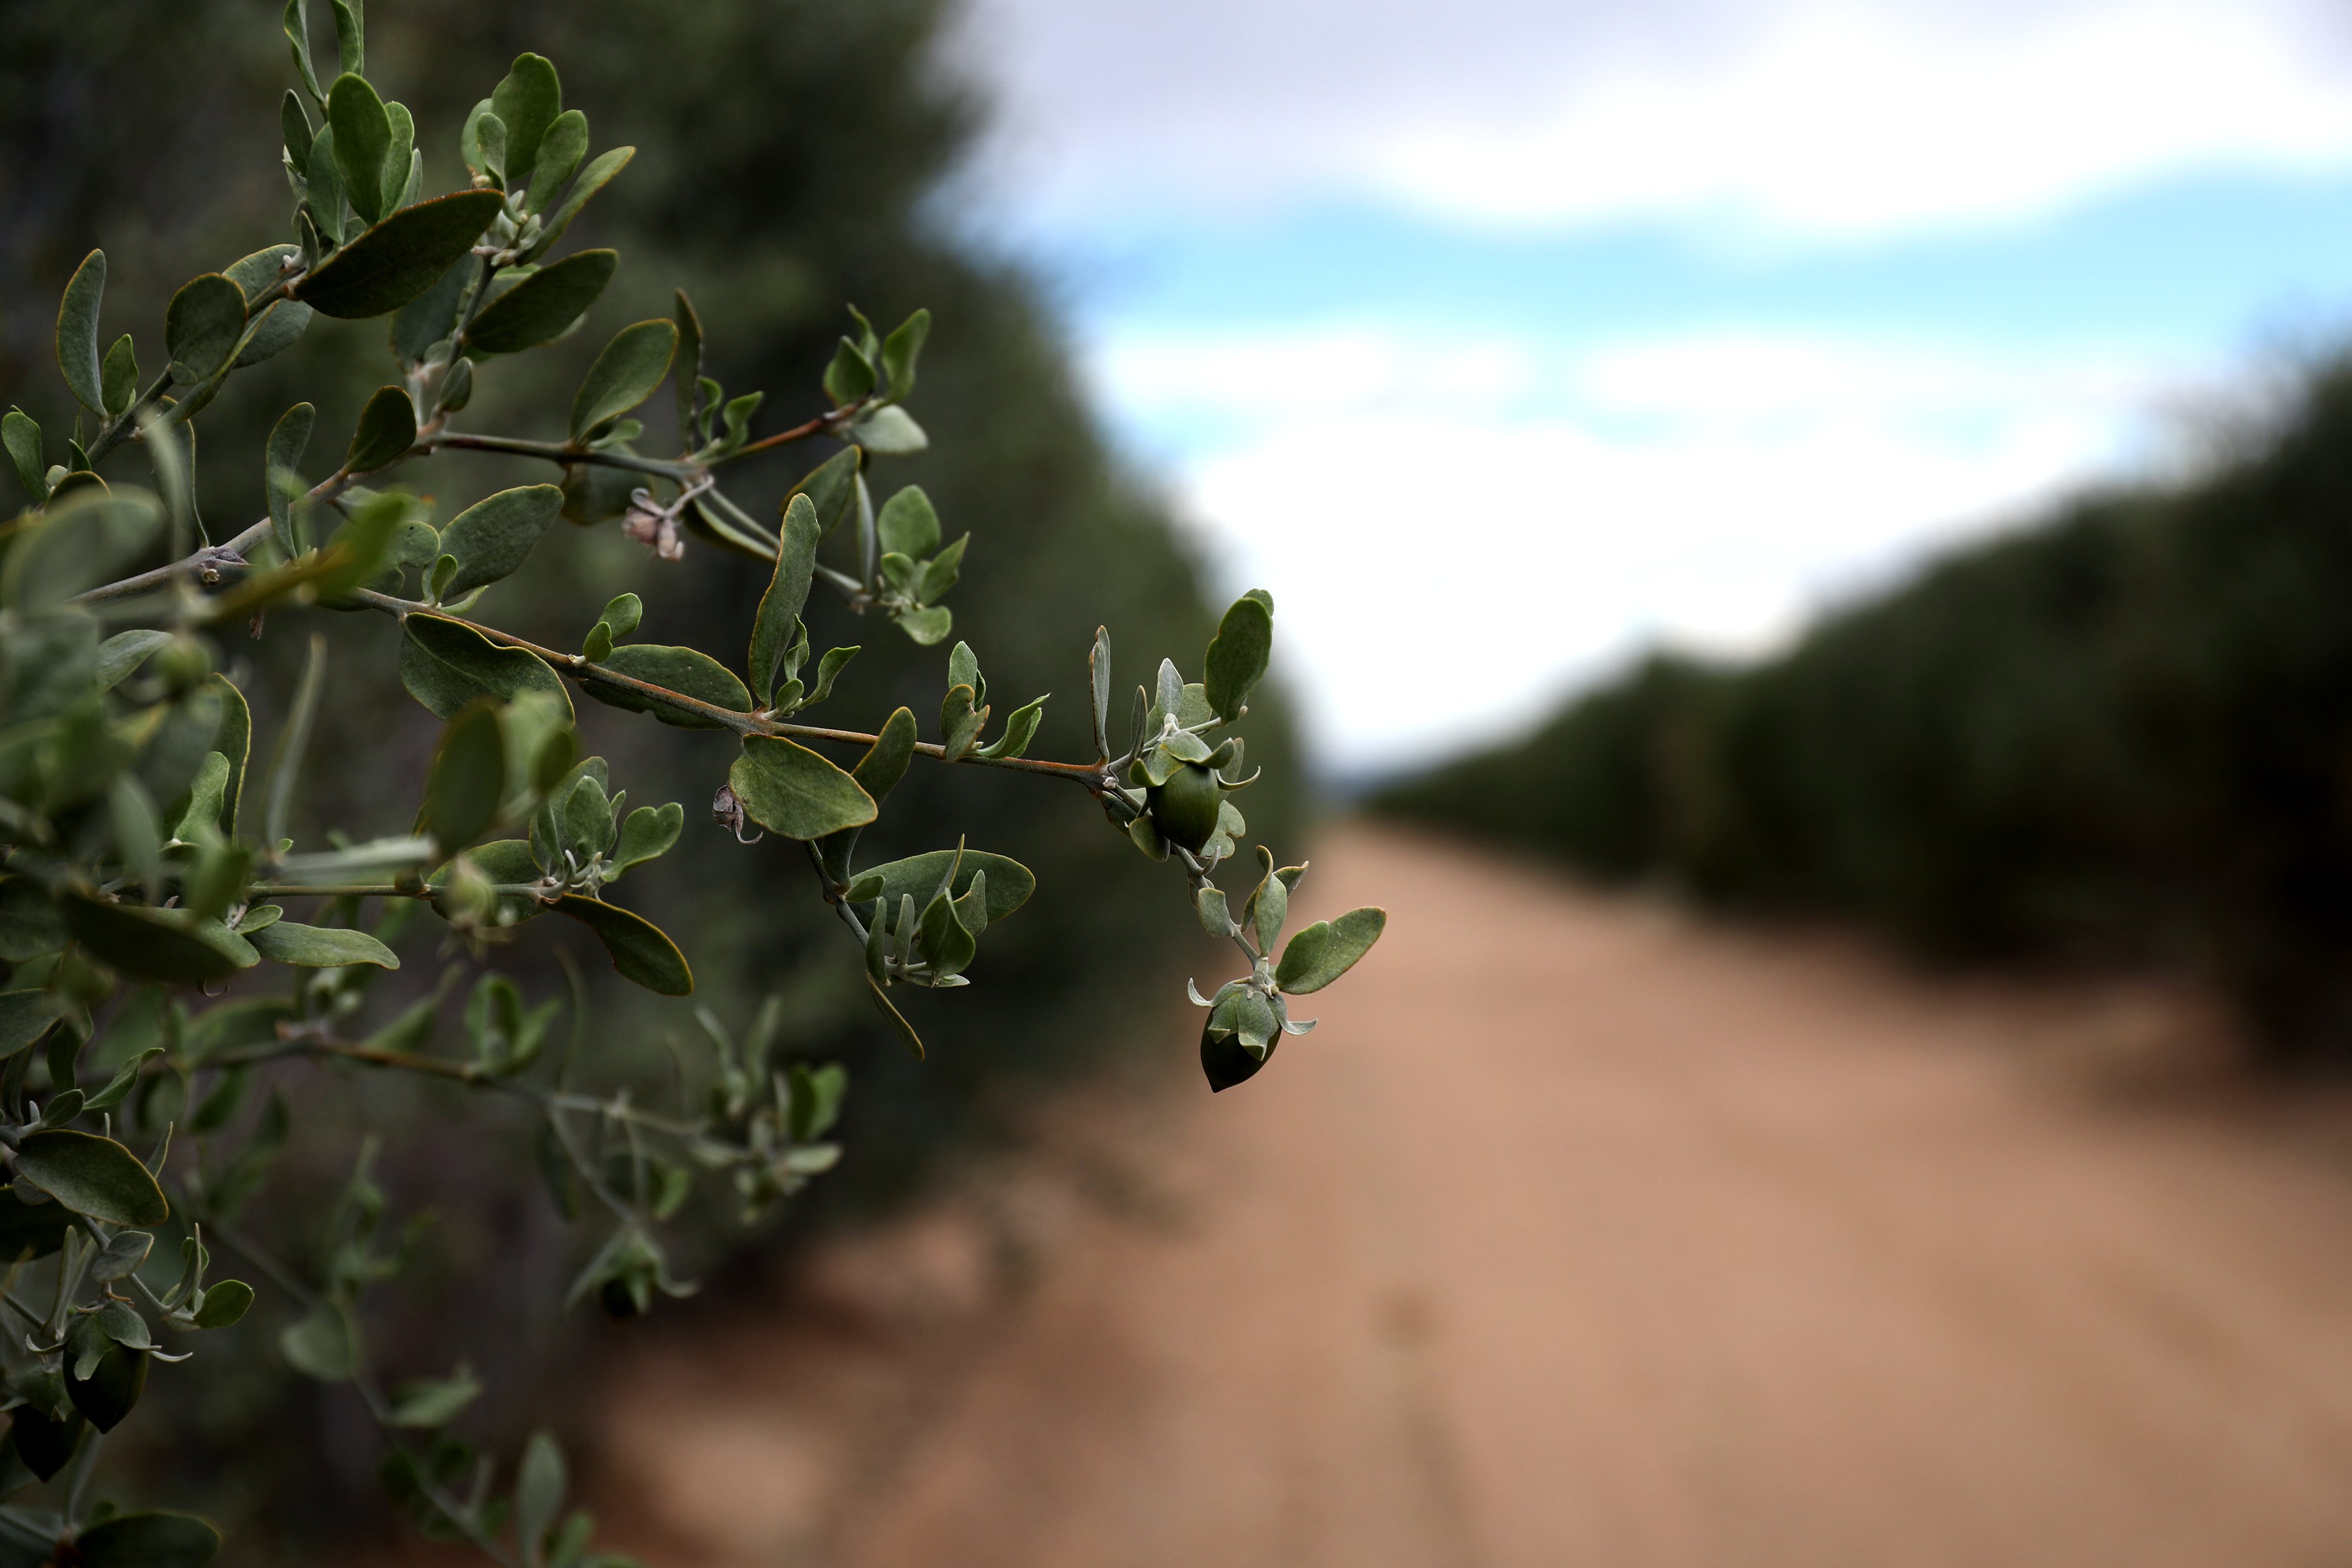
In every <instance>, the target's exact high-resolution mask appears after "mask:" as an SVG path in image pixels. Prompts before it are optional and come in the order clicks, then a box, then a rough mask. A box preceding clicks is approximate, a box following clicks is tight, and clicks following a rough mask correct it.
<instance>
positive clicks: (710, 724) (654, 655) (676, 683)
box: [582, 643, 751, 730]
mask: <svg viewBox="0 0 2352 1568" xmlns="http://www.w3.org/2000/svg"><path fill="white" fill-rule="evenodd" d="M596 668H599V669H607V670H611V671H613V672H614V673H615V674H618V675H625V676H628V677H630V678H631V679H635V680H643V681H646V682H648V683H650V684H652V685H655V686H658V687H661V688H662V689H665V690H667V691H675V692H677V694H678V695H679V696H681V697H691V698H693V699H695V700H697V701H700V702H707V703H709V705H710V706H712V707H714V708H724V709H726V710H728V711H729V712H731V713H749V712H750V711H751V693H750V692H748V691H746V690H744V689H743V683H742V682H741V681H740V680H738V679H735V672H734V671H733V670H731V669H729V668H727V667H726V666H725V665H723V664H721V663H719V661H718V660H717V659H715V658H711V657H710V656H709V654H706V653H700V652H698V651H696V650H695V649H693V648H690V647H665V646H664V645H662V644H660V643H625V644H623V645H622V646H621V647H616V648H614V650H613V651H612V652H611V653H610V654H608V655H607V656H605V658H604V662H603V663H602V664H600V665H598V666H597V667H596ZM582 689H583V690H584V691H586V692H587V694H588V695H589V696H591V697H593V698H594V699H595V700H597V701H599V702H604V703H608V704H610V705H611V706H613V707H614V708H622V709H626V710H629V711H630V712H633V713H651V714H652V715H653V716H654V717H655V718H656V719H658V720H660V721H662V722H663V723H665V724H674V725H676V726H677V728H679V729H681V730H716V729H720V728H722V727H723V726H721V725H720V724H719V722H718V721H716V720H712V719H705V718H702V717H700V716H699V715H698V714H694V713H690V712H680V711H678V710H676V709H673V708H668V707H665V706H663V705H662V704H661V703H660V702H658V701H656V700H651V699H648V698H646V697H641V696H639V695H638V694H637V693H636V692H635V691H632V690H630V689H628V688H626V687H624V686H617V685H614V684H612V683H610V682H607V681H603V680H598V679H594V678H593V677H591V678H590V679H588V680H586V681H585V682H583V686H582Z"/></svg>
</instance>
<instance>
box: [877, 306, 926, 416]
mask: <svg viewBox="0 0 2352 1568" xmlns="http://www.w3.org/2000/svg"><path fill="white" fill-rule="evenodd" d="M930 335H931V313H930V312H929V310H918V311H916V312H915V313H914V314H913V315H911V316H909V317H908V318H907V319H906V320H905V321H901V322H899V323H898V331H894V332H892V333H891V334H890V336H889V339H888V341H887V342H884V343H883V345H882V368H883V369H884V370H885V371H886V372H887V373H888V374H889V377H890V401H891V402H893V403H904V402H905V401H906V400H907V395H908V394H909V393H911V392H913V391H914V390H915V362H916V361H917V360H918V359H919V358H920V357H921V355H922V352H923V340H924V339H925V338H928V337H929V336H930Z"/></svg>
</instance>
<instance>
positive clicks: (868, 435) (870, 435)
mask: <svg viewBox="0 0 2352 1568" xmlns="http://www.w3.org/2000/svg"><path fill="white" fill-rule="evenodd" d="M848 439H850V440H852V441H855V442H856V443H857V444H858V445H859V446H861V447H865V448H866V450H867V451H869V452H873V453H876V454H877V455H879V456H881V457H885V458H908V457H912V456H914V454H916V453H917V452H920V451H923V450H925V449H927V448H928V447H929V446H930V444H931V438H930V437H929V436H928V435H926V434H924V431H923V427H922V426H920V425H918V424H916V423H915V416H913V415H911V414H909V413H908V412H907V411H906V410H905V409H903V408H901V407H899V406H898V405H896V404H885V405H882V406H880V407H878V408H876V409H873V410H871V411H869V412H867V413H866V414H864V415H862V416H859V417H858V419H857V421H856V423H855V424H853V425H851V426H850V427H849V435H848Z"/></svg>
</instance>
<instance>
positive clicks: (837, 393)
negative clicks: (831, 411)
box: [824, 338, 874, 405]
mask: <svg viewBox="0 0 2352 1568" xmlns="http://www.w3.org/2000/svg"><path fill="white" fill-rule="evenodd" d="M873 390H874V362H873V361H871V360H869V359H867V358H866V355H865V354H864V353H861V352H860V351H859V349H858V347H857V345H856V343H854V342H850V341H849V340H848V339H847V338H844V339H842V340H841V346H840V347H839V348H837V349H835V350H834V352H833V363H831V364H829V365H826V366H825V367H824V394H825V395H826V396H827V397H830V398H832V399H833V401H834V403H835V405H848V404H852V403H855V402H856V401H857V400H858V399H859V398H861V397H864V396H866V395H867V394H868V393H870V392H872V391H873Z"/></svg>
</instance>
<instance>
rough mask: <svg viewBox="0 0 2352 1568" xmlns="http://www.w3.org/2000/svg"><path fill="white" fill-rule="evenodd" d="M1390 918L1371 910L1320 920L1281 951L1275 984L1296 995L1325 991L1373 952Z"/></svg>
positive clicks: (1382, 912)
mask: <svg viewBox="0 0 2352 1568" xmlns="http://www.w3.org/2000/svg"><path fill="white" fill-rule="evenodd" d="M1388 919H1389V916H1388V911H1387V910H1381V909H1372V908H1369V907H1368V908H1365V909H1360V910H1349V911H1348V912H1347V913H1346V914H1344V915H1341V916H1340V917H1339V919H1338V920H1336V921H1316V922H1315V923H1314V924H1313V925H1311V926H1308V927H1307V929H1306V930H1305V931H1300V932H1299V933H1298V934H1297V936H1294V937H1292V938H1291V939H1290V945H1289V946H1287V947H1286V948H1284V949H1283V950H1282V962H1281V963H1280V964H1278V965H1276V968H1275V972H1274V983H1275V984H1276V985H1279V986H1280V987H1282V989H1283V990H1284V991H1285V992H1286V993H1288V994H1291V995H1293V996H1304V995H1306V994H1307V993H1308V992H1310V991H1320V990H1322V989H1323V987H1325V986H1326V985H1328V984H1331V982H1333V981H1334V980H1337V979H1339V976H1341V975H1342V974H1345V973H1348V971H1349V969H1350V968H1351V967H1353V966H1354V964H1355V962H1356V961H1357V960H1358V959H1360V958H1361V957H1363V956H1364V954H1365V953H1367V952H1370V951H1371V947H1372V943H1374V942H1378V941H1379V940H1380V936H1381V928H1382V927H1384V926H1386V925H1387V924H1388Z"/></svg>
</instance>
